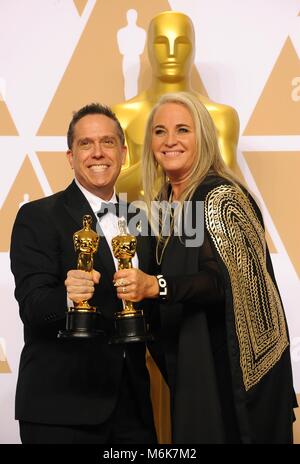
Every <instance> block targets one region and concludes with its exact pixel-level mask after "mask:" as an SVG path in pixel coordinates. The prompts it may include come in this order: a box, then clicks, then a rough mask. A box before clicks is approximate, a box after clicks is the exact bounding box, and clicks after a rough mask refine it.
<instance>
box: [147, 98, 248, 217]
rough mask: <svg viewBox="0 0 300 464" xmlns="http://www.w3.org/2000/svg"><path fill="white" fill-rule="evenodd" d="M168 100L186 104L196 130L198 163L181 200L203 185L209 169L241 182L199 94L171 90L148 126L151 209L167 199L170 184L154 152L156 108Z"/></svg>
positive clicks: (153, 112)
mask: <svg viewBox="0 0 300 464" xmlns="http://www.w3.org/2000/svg"><path fill="white" fill-rule="evenodd" d="M165 103H178V104H179V105H183V106H185V107H186V108H187V109H188V110H189V112H190V113H191V116H192V118H193V121H194V124H195V133H196V154H195V163H194V165H193V169H192V171H191V173H190V176H189V182H188V185H187V186H186V188H185V189H184V191H183V192H182V194H181V196H180V198H179V201H180V203H181V204H182V203H183V202H184V201H187V200H189V199H190V198H191V197H192V195H193V193H194V192H195V190H196V188H197V187H198V185H199V184H201V182H202V181H203V180H204V178H205V177H206V176H207V174H208V173H209V172H211V173H213V174H216V175H219V176H221V177H223V178H224V179H227V180H229V181H230V182H233V183H234V184H236V185H238V183H239V181H238V179H237V177H236V176H235V174H234V173H233V172H232V171H231V170H230V169H229V168H228V167H227V166H226V164H225V162H224V161H223V158H222V156H221V153H220V149H219V145H218V138H217V133H216V129H215V125H214V123H213V120H212V118H211V116H210V114H209V112H208V111H207V109H206V108H205V106H204V105H203V103H201V102H200V101H199V100H198V98H197V97H196V96H194V95H193V94H192V93H189V92H177V93H168V94H165V95H163V96H162V97H161V98H160V99H159V101H158V102H157V103H156V105H155V106H154V107H153V109H152V111H151V113H150V115H149V118H148V121H147V125H146V132H145V139H144V149H143V156H142V170H143V188H144V195H145V201H146V203H147V207H148V211H150V209H151V207H150V204H151V201H152V200H154V199H158V200H167V199H168V195H169V193H168V190H169V184H168V181H167V177H166V174H165V172H163V170H162V169H161V167H160V166H159V165H158V163H157V161H156V159H155V157H154V154H153V151H152V132H153V119H154V116H155V113H156V111H157V110H158V108H160V107H161V106H162V105H164V104H165Z"/></svg>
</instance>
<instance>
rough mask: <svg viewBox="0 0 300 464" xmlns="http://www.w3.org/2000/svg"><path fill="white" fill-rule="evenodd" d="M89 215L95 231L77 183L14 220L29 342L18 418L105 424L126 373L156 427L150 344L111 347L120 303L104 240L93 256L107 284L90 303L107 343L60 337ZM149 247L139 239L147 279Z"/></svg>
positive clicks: (14, 263) (14, 258)
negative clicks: (79, 236)
mask: <svg viewBox="0 0 300 464" xmlns="http://www.w3.org/2000/svg"><path fill="white" fill-rule="evenodd" d="M85 214H90V215H91V216H92V217H93V230H96V217H95V215H94V213H93V211H92V210H91V208H90V205H89V204H88V202H87V200H86V199H85V197H84V195H83V194H82V193H81V191H80V190H79V189H78V187H77V186H76V184H75V182H73V183H72V184H71V185H70V186H69V187H68V188H67V189H66V190H65V191H62V192H59V193H56V194H54V195H52V196H50V197H47V198H43V199H40V200H37V201H33V202H30V203H27V204H25V205H24V206H23V207H22V208H21V209H20V210H19V212H18V215H17V217H16V221H15V224H14V227H13V233H12V241H11V268H12V272H13V274H14V276H15V282H16V290H15V296H16V299H17V301H18V302H19V308H20V317H21V319H22V321H23V324H24V341H25V344H24V348H23V351H22V354H21V359H20V367H19V377H18V383H17V392H16V418H17V419H20V420H25V421H31V422H38V423H48V424H100V423H102V422H104V421H106V420H107V419H108V418H109V417H110V415H111V413H112V411H113V409H114V406H115V404H116V400H117V396H118V389H119V385H120V382H121V376H122V370H123V369H124V368H126V369H128V372H129V375H130V379H131V380H130V381H131V384H132V388H133V391H134V394H135V395H136V401H137V404H138V406H139V408H140V411H141V413H142V414H143V417H144V420H145V421H146V422H149V423H151V424H152V409H151V404H150V394H149V377H148V371H147V369H146V365H145V345H144V344H143V343H129V344H127V345H126V346H125V345H109V344H108V337H109V335H110V334H111V333H112V331H113V314H114V312H115V311H116V310H120V309H121V308H122V306H121V305H122V303H121V301H120V300H118V299H117V297H116V289H115V288H114V287H113V284H112V279H113V274H114V272H115V268H114V263H113V258H112V256H111V252H110V249H109V247H108V244H107V242H106V240H105V238H104V237H101V239H100V245H99V250H98V253H97V254H96V255H95V256H94V268H95V269H96V270H98V271H99V272H100V273H101V280H100V283H99V285H97V286H96V289H95V294H94V297H93V299H92V300H91V301H92V303H93V304H95V305H96V306H98V308H99V309H100V310H101V312H102V316H101V317H99V325H100V327H101V328H102V329H104V330H105V332H106V334H107V336H104V337H100V338H97V339H84V340H81V339H80V340H77V339H76V340H62V339H58V338H57V333H58V331H59V330H61V329H65V325H66V320H65V314H66V309H67V295H66V289H65V286H64V280H65V279H66V275H67V272H68V270H70V269H76V265H77V256H76V253H75V251H74V246H73V239H72V237H73V234H74V232H76V231H78V230H80V229H81V228H82V217H83V215H85ZM150 243H151V240H149V239H148V238H147V237H142V236H138V237H137V253H138V257H139V267H140V268H141V269H142V270H145V271H148V272H149V269H150V267H151V265H152V263H151V260H152V256H153V252H152V250H151V246H150ZM144 309H145V308H144ZM146 311H147V309H146ZM124 353H125V354H124Z"/></svg>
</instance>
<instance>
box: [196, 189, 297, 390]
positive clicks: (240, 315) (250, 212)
mask: <svg viewBox="0 0 300 464" xmlns="http://www.w3.org/2000/svg"><path fill="white" fill-rule="evenodd" d="M205 221H206V227H207V229H208V231H209V233H210V235H211V238H212V240H213V242H214V244H215V247H216V249H217V251H218V253H219V255H220V257H221V259H222V261H223V262H224V264H225V266H226V268H227V270H228V273H229V278H230V281H231V289H232V299H233V310H234V317H235V330H236V335H237V338H238V343H239V349H240V366H241V370H242V375H243V382H244V386H245V389H246V390H249V389H250V388H251V387H252V386H253V385H255V384H257V383H258V382H259V381H260V380H261V379H262V377H263V376H264V375H265V374H266V373H267V372H268V371H269V370H270V369H271V368H272V367H273V366H274V365H275V364H276V362H277V361H278V360H279V359H280V357H281V355H282V353H283V352H284V350H285V348H286V347H287V346H288V344H289V343H288V335H287V330H286V324H285V319H284V313H283V308H282V305H281V301H280V297H279V294H278V291H277V288H276V286H275V284H274V282H273V280H272V278H271V276H270V274H269V273H268V270H267V264H266V242H265V234H264V229H263V227H262V225H261V223H260V221H259V220H258V217H257V215H256V212H255V210H254V208H253V207H252V205H251V203H250V201H249V200H248V198H247V197H246V195H244V194H243V193H242V192H241V191H239V189H238V188H237V187H235V186H232V185H221V186H218V187H216V188H214V189H213V190H211V191H210V192H209V194H208V195H207V197H206V200H205Z"/></svg>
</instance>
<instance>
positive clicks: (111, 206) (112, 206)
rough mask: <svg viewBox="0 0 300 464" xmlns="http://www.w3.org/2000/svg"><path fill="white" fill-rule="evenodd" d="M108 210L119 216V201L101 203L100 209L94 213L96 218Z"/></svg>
mask: <svg viewBox="0 0 300 464" xmlns="http://www.w3.org/2000/svg"><path fill="white" fill-rule="evenodd" d="M108 212H110V213H112V214H115V215H116V216H117V217H119V203H101V208H100V211H98V212H97V213H96V214H97V216H98V218H99V219H101V218H102V217H103V216H105V214H107V213H108Z"/></svg>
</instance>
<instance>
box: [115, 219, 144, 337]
mask: <svg viewBox="0 0 300 464" xmlns="http://www.w3.org/2000/svg"><path fill="white" fill-rule="evenodd" d="M118 225H119V235H117V236H116V237H114V238H113V239H112V242H111V243H112V249H113V254H114V256H115V258H117V260H118V269H119V270H120V269H131V268H132V258H133V257H134V255H135V252H136V243H137V241H136V237H135V236H134V235H130V234H129V233H128V232H127V225H126V221H125V219H124V218H121V219H119V221H118ZM123 302H124V307H123V309H122V311H119V312H116V313H115V334H114V336H113V337H112V338H111V343H128V342H143V341H145V340H149V339H152V336H151V335H150V334H149V333H147V328H146V322H145V318H144V314H143V311H142V310H141V309H136V308H135V307H134V305H133V303H132V301H128V300H123Z"/></svg>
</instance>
